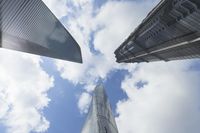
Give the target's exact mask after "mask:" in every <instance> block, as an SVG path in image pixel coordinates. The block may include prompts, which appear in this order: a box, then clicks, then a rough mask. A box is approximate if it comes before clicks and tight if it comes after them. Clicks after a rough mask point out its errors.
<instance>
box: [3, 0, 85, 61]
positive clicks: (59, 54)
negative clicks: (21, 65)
mask: <svg viewBox="0 0 200 133" xmlns="http://www.w3.org/2000/svg"><path fill="white" fill-rule="evenodd" d="M0 47H2V48H8V49H13V50H17V51H23V52H27V53H32V54H37V55H43V56H48V57H53V58H58V59H63V60H69V61H73V62H79V63H81V62H82V57H81V50H80V47H79V45H78V44H77V42H76V41H75V40H74V39H73V37H72V36H71V35H70V33H69V32H68V31H67V30H66V29H65V28H64V26H63V25H62V24H61V23H60V21H59V20H58V19H57V18H56V17H55V16H54V15H53V13H52V12H51V11H50V10H49V9H48V7H47V6H46V5H45V4H44V3H43V2H42V0H0Z"/></svg>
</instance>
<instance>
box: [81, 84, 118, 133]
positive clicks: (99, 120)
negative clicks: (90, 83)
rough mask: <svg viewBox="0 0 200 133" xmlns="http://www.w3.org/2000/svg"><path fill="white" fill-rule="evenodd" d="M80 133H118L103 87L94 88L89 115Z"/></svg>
mask: <svg viewBox="0 0 200 133" xmlns="http://www.w3.org/2000/svg"><path fill="white" fill-rule="evenodd" d="M81 133H118V130H117V125H116V123H115V119H114V116H113V114H112V110H111V107H110V103H109V100H108V97H107V95H106V93H105V90H104V87H103V85H98V86H97V87H96V88H95V91H94V94H93V98H92V103H91V106H90V109H89V113H88V116H87V119H86V121H85V124H84V126H83V129H82V132H81Z"/></svg>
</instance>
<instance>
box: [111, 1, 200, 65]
mask: <svg viewBox="0 0 200 133" xmlns="http://www.w3.org/2000/svg"><path fill="white" fill-rule="evenodd" d="M130 17H131V14H130ZM115 55H116V58H117V62H119V63H136V62H138V63H139V62H152V61H160V60H163V61H171V60H182V59H191V58H200V0H161V1H160V3H159V4H158V5H157V6H156V7H155V8H154V9H153V10H152V11H151V12H150V13H149V14H148V15H147V17H146V18H145V19H144V20H143V21H142V23H141V24H140V25H139V26H138V27H137V28H136V29H135V31H134V32H132V33H131V35H130V36H129V37H128V38H127V39H126V40H125V41H124V42H123V43H122V44H121V46H120V47H119V48H118V49H117V50H116V51H115Z"/></svg>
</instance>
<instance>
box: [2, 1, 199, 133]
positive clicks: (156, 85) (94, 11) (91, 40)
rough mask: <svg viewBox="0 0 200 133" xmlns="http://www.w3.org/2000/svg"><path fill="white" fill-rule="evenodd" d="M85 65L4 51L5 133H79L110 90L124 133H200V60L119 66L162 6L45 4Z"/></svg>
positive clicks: (151, 3)
mask: <svg viewBox="0 0 200 133" xmlns="http://www.w3.org/2000/svg"><path fill="white" fill-rule="evenodd" d="M43 1H44V2H45V4H46V5H47V6H48V7H49V8H50V10H51V11H52V12H53V13H54V14H55V15H56V16H57V17H58V18H59V20H60V21H61V22H62V24H63V25H64V26H65V27H66V29H67V30H68V31H69V32H70V33H71V34H72V36H73V37H74V38H75V39H76V41H77V42H78V43H79V45H80V47H81V50H82V56H83V64H77V63H73V62H68V61H63V60H56V59H52V58H47V57H40V56H36V55H31V54H27V53H22V52H16V51H11V50H6V49H0V133H80V132H81V128H82V126H83V124H84V121H85V118H86V116H87V112H88V108H89V105H90V101H91V98H92V92H93V90H94V88H95V86H96V85H97V84H99V83H103V84H104V86H105V88H106V92H107V95H108V97H109V100H110V104H111V107H112V111H113V114H114V117H115V120H116V123H117V127H118V130H119V133H169V132H170V133H199V132H200V126H199V123H200V87H199V83H200V78H199V77H200V60H199V59H193V60H182V61H170V62H162V61H161V62H153V63H140V64H118V63H116V61H115V60H116V59H115V56H114V51H115V49H116V48H117V47H118V46H119V45H120V44H121V43H122V42H123V41H124V40H125V39H126V38H127V37H128V36H129V35H130V33H131V32H132V31H133V30H134V29H135V28H136V27H137V26H138V25H139V24H140V23H141V21H142V20H143V19H144V18H145V16H146V15H147V14H148V12H149V11H150V10H151V9H152V8H153V7H154V6H155V5H156V4H157V3H158V2H159V0H43Z"/></svg>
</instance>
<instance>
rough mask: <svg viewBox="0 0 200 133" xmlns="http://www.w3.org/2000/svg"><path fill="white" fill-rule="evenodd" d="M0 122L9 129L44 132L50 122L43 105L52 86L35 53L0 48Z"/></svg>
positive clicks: (50, 78)
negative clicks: (45, 115)
mask: <svg viewBox="0 0 200 133" xmlns="http://www.w3.org/2000/svg"><path fill="white" fill-rule="evenodd" d="M0 60H1V65H0V122H1V123H3V124H4V125H5V126H6V127H7V132H9V133H28V132H31V131H35V132H44V131H46V130H47V129H48V127H49V124H50V123H49V122H48V121H47V120H46V118H45V117H44V116H43V112H42V111H43V109H44V108H45V107H47V106H48V103H49V101H50V99H49V98H48V97H47V92H48V90H49V89H50V88H51V87H53V77H50V76H49V75H48V74H47V73H46V72H45V71H44V70H43V69H42V68H41V66H40V63H41V61H42V60H41V59H40V57H38V56H33V55H30V54H25V53H22V52H15V51H10V50H5V49H0Z"/></svg>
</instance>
